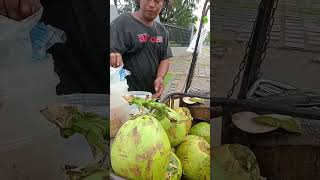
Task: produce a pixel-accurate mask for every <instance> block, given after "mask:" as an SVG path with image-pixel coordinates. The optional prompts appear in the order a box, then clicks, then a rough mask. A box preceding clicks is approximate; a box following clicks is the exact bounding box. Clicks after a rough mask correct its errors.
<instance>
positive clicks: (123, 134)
mask: <svg viewBox="0 0 320 180" xmlns="http://www.w3.org/2000/svg"><path fill="white" fill-rule="evenodd" d="M125 99H126V100H127V101H128V102H129V104H130V105H132V104H135V105H137V106H138V107H139V109H140V112H139V113H138V114H135V115H134V116H132V117H131V118H130V119H129V120H128V121H126V122H125V123H124V124H123V125H122V126H121V128H120V129H119V130H118V132H117V134H116V136H115V138H114V141H113V143H112V145H111V154H110V155H111V166H112V170H113V172H114V173H115V174H116V175H118V176H121V177H123V178H126V179H139V180H143V179H159V180H162V179H164V180H165V179H170V180H177V179H197V180H200V179H201V180H207V179H208V180H209V179H210V124H209V123H206V122H199V123H197V124H195V123H193V117H192V116H191V113H190V110H189V109H188V108H186V107H178V108H176V109H172V108H170V107H168V106H166V105H165V104H163V103H160V102H156V101H155V100H152V99H142V98H139V97H134V96H126V97H125ZM146 110H147V111H146Z"/></svg>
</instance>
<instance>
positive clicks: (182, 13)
mask: <svg viewBox="0 0 320 180" xmlns="http://www.w3.org/2000/svg"><path fill="white" fill-rule="evenodd" d="M198 3H199V0H171V2H170V3H169V6H168V7H167V8H165V9H164V10H163V11H162V13H161V15H160V20H161V22H162V23H166V24H171V25H175V26H179V27H184V28H188V26H189V24H190V23H196V22H197V20H198V18H197V16H195V15H193V11H194V10H196V9H197V8H196V4H198Z"/></svg>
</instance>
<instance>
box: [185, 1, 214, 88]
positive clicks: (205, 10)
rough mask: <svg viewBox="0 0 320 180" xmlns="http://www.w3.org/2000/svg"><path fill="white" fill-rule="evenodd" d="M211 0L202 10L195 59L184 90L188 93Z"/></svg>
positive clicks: (193, 58) (206, 2) (194, 53)
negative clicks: (204, 20) (204, 19)
mask: <svg viewBox="0 0 320 180" xmlns="http://www.w3.org/2000/svg"><path fill="white" fill-rule="evenodd" d="M208 2H209V0H206V1H205V3H204V7H203V9H202V15H201V20H200V25H199V30H198V37H197V41H196V46H195V48H194V52H193V57H192V61H191V66H190V69H189V74H188V78H187V83H186V87H185V89H184V92H185V93H187V92H188V91H189V88H190V86H191V82H192V78H193V74H194V68H195V64H196V62H197V56H198V44H199V39H200V35H201V30H202V25H203V17H204V16H206V14H207V12H208V10H209V8H210V5H209V6H207V4H208Z"/></svg>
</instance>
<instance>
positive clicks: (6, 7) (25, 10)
mask: <svg viewBox="0 0 320 180" xmlns="http://www.w3.org/2000/svg"><path fill="white" fill-rule="evenodd" d="M40 7H41V3H40V0H0V15H3V16H6V17H8V18H11V19H14V20H17V21H21V20H23V19H26V18H27V17H29V16H31V15H33V14H34V13H35V12H37V11H38V10H39V9H40Z"/></svg>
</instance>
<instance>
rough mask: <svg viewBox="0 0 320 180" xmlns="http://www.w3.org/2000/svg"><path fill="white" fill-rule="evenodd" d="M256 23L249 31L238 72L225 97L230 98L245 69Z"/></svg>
mask: <svg viewBox="0 0 320 180" xmlns="http://www.w3.org/2000/svg"><path fill="white" fill-rule="evenodd" d="M256 21H257V20H255V21H254V24H253V28H252V31H251V34H250V38H249V41H248V43H247V47H246V50H245V54H244V56H243V59H242V61H241V63H240V65H239V72H238V74H237V75H236V77H235V78H234V79H233V84H232V87H231V89H230V90H229V92H228V95H227V97H228V98H230V97H231V96H232V94H233V92H234V88H235V87H236V86H237V84H238V83H239V81H240V75H241V73H242V71H243V70H244V68H245V67H246V63H247V58H248V55H249V50H250V48H249V47H250V46H251V44H252V37H253V33H254V31H255V27H256Z"/></svg>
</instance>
